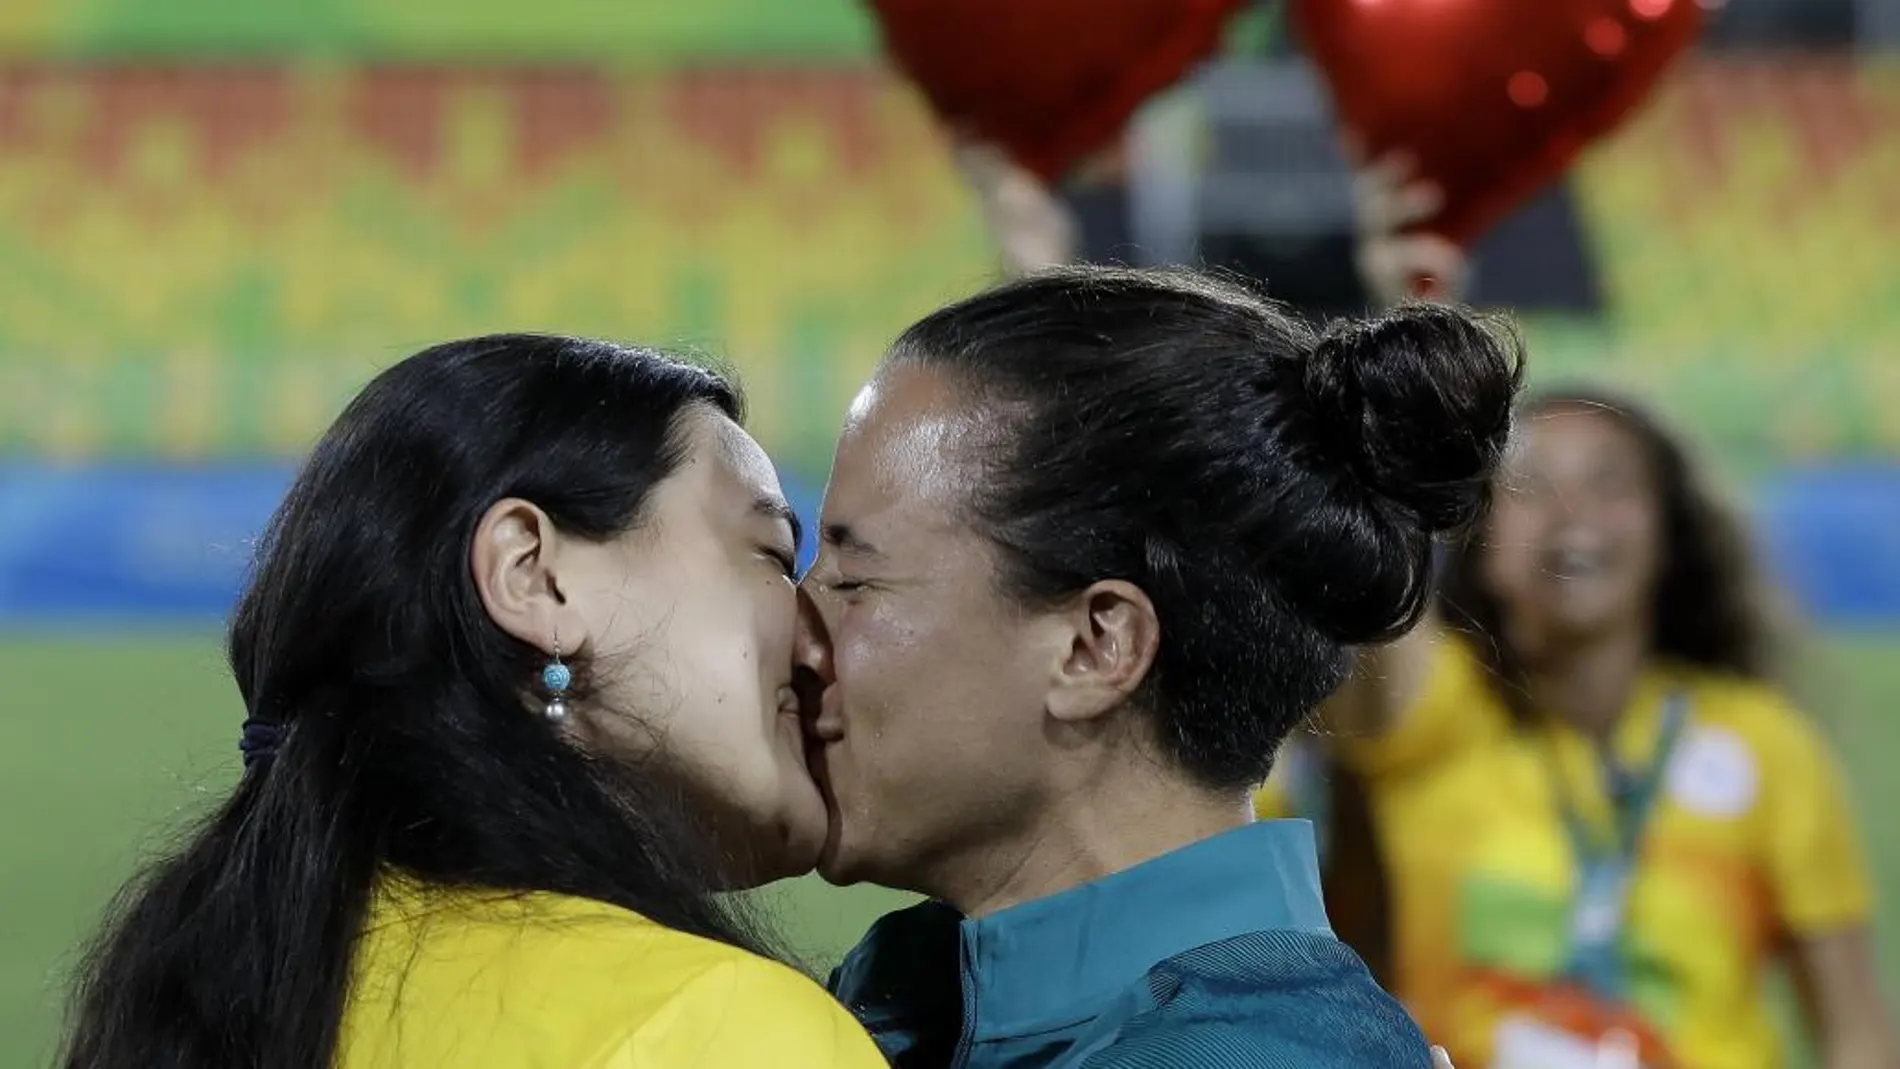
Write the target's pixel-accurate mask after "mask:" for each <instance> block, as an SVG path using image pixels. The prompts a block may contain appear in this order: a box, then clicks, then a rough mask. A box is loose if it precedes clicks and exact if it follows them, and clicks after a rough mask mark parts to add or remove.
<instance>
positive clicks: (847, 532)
mask: <svg viewBox="0 0 1900 1069" xmlns="http://www.w3.org/2000/svg"><path fill="white" fill-rule="evenodd" d="M823 535H824V540H825V544H826V545H828V546H836V547H837V548H838V550H839V552H842V553H850V554H853V555H855V556H859V557H871V558H875V559H880V560H881V559H882V558H883V556H884V551H883V550H881V549H879V548H877V547H876V546H874V545H872V544H871V543H870V542H868V541H866V540H865V539H864V536H862V535H860V534H858V533H857V532H856V531H854V530H852V529H851V525H850V524H848V523H828V524H825V529H824V532H823Z"/></svg>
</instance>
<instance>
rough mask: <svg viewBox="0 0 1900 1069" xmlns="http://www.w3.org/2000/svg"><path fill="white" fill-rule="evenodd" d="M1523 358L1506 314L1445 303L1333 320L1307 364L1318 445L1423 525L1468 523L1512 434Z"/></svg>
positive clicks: (1444, 526) (1308, 392) (1441, 527)
mask: <svg viewBox="0 0 1900 1069" xmlns="http://www.w3.org/2000/svg"><path fill="white" fill-rule="evenodd" d="M1523 358H1524V346H1523V342H1522V340H1521V339H1520V338H1519V336H1518V334H1517V332H1516V330H1514V329H1513V328H1512V327H1511V326H1510V324H1509V323H1508V322H1507V321H1503V320H1489V319H1485V318H1482V317H1479V316H1477V315H1474V314H1473V313H1471V312H1469V311H1465V310H1462V309H1458V308H1452V307H1447V306H1444V305H1431V304H1407V305H1401V306H1400V307H1398V308H1396V309H1393V310H1392V311H1390V312H1387V313H1385V314H1384V315H1380V316H1377V317H1375V318H1371V319H1366V320H1341V321H1338V322H1335V323H1334V324H1332V326H1330V327H1329V328H1328V329H1327V331H1326V333H1325V334H1324V335H1323V336H1322V337H1321V338H1320V341H1319V344H1318V345H1317V346H1316V347H1315V348H1314V349H1313V351H1312V353H1311V354H1309V355H1308V356H1307V358H1306V366H1305V376H1304V381H1305V387H1306V397H1307V403H1308V405H1309V406H1310V407H1311V409H1312V411H1313V414H1314V416H1315V418H1316V423H1317V431H1318V434H1319V436H1320V439H1321V441H1320V445H1321V447H1322V449H1323V450H1324V451H1325V453H1326V454H1327V455H1328V456H1330V457H1332V458H1333V459H1334V460H1336V461H1337V462H1338V463H1340V464H1343V465H1345V467H1346V468H1347V470H1348V471H1349V472H1350V474H1351V476H1352V477H1353V478H1355V479H1357V480H1359V481H1360V482H1362V483H1363V484H1364V485H1365V487H1366V489H1367V490H1368V491H1370V492H1371V493H1372V494H1374V495H1376V496H1377V497H1379V498H1381V499H1384V500H1386V501H1389V502H1392V503H1394V504H1396V505H1398V506H1400V507H1401V508H1404V509H1405V510H1407V511H1409V512H1410V513H1412V514H1413V515H1415V516H1417V517H1418V520H1419V524H1420V526H1422V527H1424V528H1425V529H1426V530H1428V531H1432V532H1440V531H1451V530H1457V529H1459V528H1462V527H1464V526H1466V525H1467V524H1469V523H1471V522H1472V521H1473V520H1475V519H1476V518H1477V517H1478V515H1479V513H1480V512H1481V511H1482V509H1483V507H1484V503H1485V500H1486V491H1487V488H1488V486H1489V485H1490V480H1491V475H1492V473H1493V471H1494V470H1495V469H1496V468H1497V465H1498V461H1499V460H1500V458H1502V456H1503V454H1504V448H1505V446H1506V444H1507V443H1508V441H1509V438H1510V430H1511V408H1512V404H1513V402H1514V400H1515V398H1516V396H1517V390H1518V387H1519V385H1520V383H1521V380H1522V378H1523Z"/></svg>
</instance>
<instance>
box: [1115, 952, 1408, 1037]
mask: <svg viewBox="0 0 1900 1069" xmlns="http://www.w3.org/2000/svg"><path fill="white" fill-rule="evenodd" d="M1128 1009H1129V1012H1127V1013H1126V1014H1125V1015H1123V1016H1122V1017H1121V1019H1119V1020H1116V1021H1114V1022H1113V1025H1112V1028H1113V1034H1112V1036H1109V1037H1105V1038H1106V1041H1105V1042H1102V1043H1101V1044H1100V1045H1099V1046H1098V1049H1096V1050H1095V1051H1094V1052H1092V1053H1091V1054H1090V1055H1089V1056H1088V1057H1087V1058H1086V1059H1085V1060H1084V1061H1083V1063H1082V1065H1083V1066H1084V1069H1116V1067H1124V1066H1126V1067H1135V1066H1142V1067H1150V1069H1169V1067H1174V1066H1180V1067H1183V1069H1186V1067H1188V1066H1194V1067H1197V1069H1198V1067H1209V1069H1225V1067H1230V1066H1232V1067H1239V1066H1250V1067H1251V1066H1260V1067H1266V1066H1301V1067H1303V1069H1314V1067H1330V1066H1338V1067H1340V1069H1345V1067H1347V1066H1354V1067H1361V1066H1381V1067H1383V1066H1391V1067H1394V1069H1397V1067H1407V1069H1424V1067H1426V1066H1429V1065H1430V1064H1431V1055H1430V1048H1429V1047H1428V1046H1427V1045H1426V1043H1425V1039H1424V1036H1423V1035H1422V1034H1421V1033H1420V1032H1419V1030H1418V1026H1417V1025H1416V1024H1414V1023H1413V1022H1412V1019H1411V1017H1410V1016H1408V1015H1407V1014H1406V1012H1405V1010H1404V1009H1403V1008H1402V1007H1400V1005H1399V1004H1398V1002H1397V1001H1396V1000H1395V999H1393V998H1392V997H1391V996H1390V995H1388V994H1387V993H1386V992H1385V991H1384V990H1382V989H1381V988H1380V987H1379V986H1378V984H1377V983H1375V982H1374V981H1373V979H1372V977H1371V975H1370V974H1369V973H1368V972H1367V971H1366V968H1365V965H1364V964H1363V963H1362V962H1360V960H1359V958H1358V956H1357V955H1356V954H1354V953H1353V952H1352V951H1351V950H1350V949H1349V948H1347V947H1346V946H1345V945H1344V944H1343V943H1341V942H1339V940H1337V939H1335V938H1334V937H1332V936H1331V935H1328V934H1325V933H1320V932H1302V931H1292V930H1276V931H1267V932H1255V933H1250V934H1248V935H1243V936H1237V937H1235V938H1232V939H1225V940H1221V941H1220V942H1217V943H1211V944H1208V945H1207V946H1204V947H1200V948H1197V949H1195V950H1192V951H1189V952H1187V953H1185V954H1181V955H1177V956H1176V957H1173V958H1170V959H1168V960H1167V961H1165V962H1163V963H1161V964H1160V965H1158V966H1156V967H1155V968H1154V969H1153V970H1151V971H1150V973H1149V975H1148V978H1147V981H1146V984H1145V989H1144V990H1142V991H1140V992H1139V995H1138V997H1137V998H1136V999H1134V1000H1133V1002H1132V1004H1131V1005H1130V1006H1129V1007H1128Z"/></svg>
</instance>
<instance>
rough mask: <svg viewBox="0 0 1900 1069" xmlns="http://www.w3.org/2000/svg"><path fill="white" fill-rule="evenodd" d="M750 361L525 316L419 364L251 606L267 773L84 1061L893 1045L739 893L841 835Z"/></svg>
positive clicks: (309, 1066)
mask: <svg viewBox="0 0 1900 1069" xmlns="http://www.w3.org/2000/svg"><path fill="white" fill-rule="evenodd" d="M739 418H740V408H739V401H738V398H737V396H736V395H735V394H734V392H733V390H732V388H731V387H730V386H728V385H727V384H726V383H725V382H724V381H722V380H721V379H719V378H718V377H717V376H715V375H713V374H711V373H709V372H706V371H703V370H700V369H698V368H694V367H690V366H687V365H685V364H682V363H679V362H676V361H674V360H672V359H669V358H667V357H665V356H663V355H660V354H657V353H654V352H650V351H645V350H638V349H628V348H622V347H619V346H615V345H610V344H607V343H604V342H592V341H585V340H580V339H572V338H559V337H531V336H499V337H489V338H479V339H474V340H470V341H464V342H456V343H451V344H447V345H442V346H438V347H436V348H433V349H430V350H427V351H425V352H423V353H420V354H418V355H416V356H414V357H411V358H410V359H408V360H405V361H403V362H402V363H400V364H398V365H397V366H395V367H394V368H392V369H390V370H389V371H387V372H385V373H384V374H383V375H381V376H380V377H379V378H377V379H376V381H374V382H373V383H371V384H370V385H369V386H368V387H367V388H366V389H365V390H364V391H363V392H362V394H361V395H359V396H358V397H357V398H356V400H355V401H354V402H352V403H351V405H350V406H349V408H348V409H347V410H346V411H345V412H344V413H343V415H342V417H341V418H340V419H338V421H337V423H336V424H335V426H333V427H332V428H331V429H330V431H329V433H328V434H327V435H325V437H324V438H323V440H322V442H320V443H319V444H318V446H317V448H316V450H315V452H314V454H313V455H312V456H311V457H310V460H309V462H308V463H307V464H306V465H305V467H304V469H303V471H302V472H301V474H300V475H299V476H298V478H297V481H296V483H295V485H294V486H293V487H292V488H291V491H290V494H289V496H288V498H287V499H286V500H285V502H284V504H283V505H282V507H281V508H280V509H279V511H278V513H277V515H276V517H275V518H274V519H273V521H272V523H271V526H270V529H269V531H268V533H267V534H266V536H265V537H264V539H263V542H262V544H261V546H260V548H259V551H258V559H257V563H256V569H255V574H254V576H253V578H252V580H251V583H250V585H249V588H248V589H247V590H246V591H245V593H244V595H243V598H242V600H241V601H240V603H239V605H238V609H237V614H236V618H235V619H234V621H233V622H232V626H231V634H230V657H231V666H232V670H233V673H234V675H235V676H236V679H237V685H238V690H239V692H240V693H241V694H242V695H243V697H244V704H245V708H246V709H247V710H248V712H249V715H250V719H249V720H248V721H247V722H246V724H245V729H244V749H245V755H246V760H245V763H246V766H247V768H246V771H245V773H244V777H243V779H242V780H241V781H240V782H239V784H238V786H237V789H236V790H235V792H234V793H233V794H232V795H231V796H230V797H229V798H227V799H226V800H225V801H224V802H223V803H222V804H221V805H219V806H218V808H217V809H216V810H215V811H214V812H213V813H212V814H211V815H210V817H209V819H208V820H207V821H206V822H205V824H204V825H203V826H202V827H201V828H200V829H199V830H198V831H197V833H196V834H195V835H193V836H192V837H191V838H190V839H189V840H188V841H187V842H186V844H185V845H184V847H183V849H182V850H181V851H180V852H179V853H178V854H177V855H175V856H174V857H172V858H170V859H169V860H166V861H165V862H163V863H162V864H160V865H158V866H157V867H156V868H155V869H153V871H152V872H151V873H150V874H149V875H148V876H147V877H146V878H145V879H143V880H142V881H140V882H139V883H137V884H135V885H134V886H133V887H132V888H131V889H129V890H128V892H127V894H126V896H125V898H124V900H123V902H122V904H121V906H120V908H119V910H118V913H117V915H116V917H115V918H114V919H113V921H112V923H111V925H110V926H109V927H108V929H107V930H106V932H105V933H104V934H103V936H102V937H101V938H100V941H99V943H98V945H97V948H96V950H95V951H94V954H93V956H92V958H91V961H90V962H89V964H88V966H87V968H86V969H85V970H84V972H83V975H82V976H81V980H80V986H79V998H78V1001H77V1005H76V1013H75V1016H74V1019H73V1021H72V1025H71V1029H70V1033H69V1036H68V1039H67V1044H66V1051H65V1055H64V1061H63V1064H64V1065H65V1066H66V1067H67V1069H258V1067H268V1069H396V1067H400V1066H428V1067H436V1066H457V1067H463V1069H481V1067H487V1066H493V1067H497V1069H500V1067H504V1066H505V1067H509V1069H513V1067H517V1066H528V1065H533V1066H539V1067H544V1069H584V1067H596V1066H599V1067H607V1066H651V1067H653V1069H672V1067H679V1069H686V1067H707V1069H740V1067H746V1069H750V1067H753V1066H759V1065H773V1066H779V1067H783V1069H816V1067H827V1069H830V1067H840V1069H873V1067H877V1066H882V1064H883V1062H882V1060H881V1059H880V1058H879V1056H878V1054H877V1051H876V1049H875V1048H874V1047H873V1046H872V1045H871V1042H870V1040H869V1038H868V1037H867V1036H866V1035H865V1034H864V1032H863V1031H862V1030H860V1029H859V1027H858V1026H857V1025H856V1024H855V1023H854V1022H853V1021H852V1020H851V1018H850V1017H849V1016H848V1015H847V1014H846V1013H845V1012H844V1010H843V1009H842V1008H841V1007H839V1006H838V1005H837V1004H836V1003H835V1002H833V1001H832V1000H831V999H830V998H828V997H827V996H826V995H825V993H824V992H823V991H822V990H820V989H819V988H818V987H817V985H815V984H813V983H812V982H810V981H809V980H807V979H805V978H804V977H802V976H799V975H797V974H795V973H794V972H792V971H791V970H789V969H787V968H785V967H783V966H780V965H777V964H774V963H772V962H770V961H768V960H766V959H765V958H764V957H762V956H760V953H759V951H760V950H761V949H762V945H761V940H760V938H759V937H758V936H757V935H755V934H753V933H751V932H750V931H749V930H748V928H747V926H746V925H745V924H744V923H743V919H742V918H740V917H738V916H735V915H734V914H733V913H732V912H730V911H729V910H728V909H726V908H723V907H722V906H721V905H719V904H718V903H717V901H716V900H715V898H714V897H713V892H714V891H716V890H719V889H722V888H726V887H732V886H737V885H741V884H749V883H753V882H758V881H762V880H765V879H770V878H774V877H777V876H781V875H789V874H792V873H798V872H803V871H806V870H808V869H809V868H810V867H811V866H812V864H813V862H814V861H815V859H816V857H817V855H818V851H819V849H820V846H821V845H822V843H823V841H824V837H825V827H826V817H825V810H824V805H823V802H822V800H821V798H820V796H819V794H818V791H817V788H816V786H815V785H814V784H813V783H812V781H811V778H810V776H809V774H808V772H807V770H806V767H805V756H804V754H805V751H804V741H803V736H802V731H801V727H800V724H799V719H798V708H797V704H796V698H795V697H793V696H792V695H791V692H790V689H789V687H788V684H789V682H790V677H791V672H792V662H791V658H792V643H793V636H794V627H795V620H796V614H797V610H796V601H795V592H794V589H793V586H792V582H791V569H792V560H793V554H794V552H795V550H796V546H797V532H796V529H795V526H794V524H793V522H792V520H791V511H790V509H789V508H787V506H786V504H785V502H784V499H783V497H782V495H781V494H780V491H779V486H778V479H777V476H776V474H775V473H774V472H773V469H772V466H771V464H770V462H769V461H768V460H767V459H766V457H765V454H764V453H763V452H762V451H761V450H760V449H759V447H758V445H757V444H756V443H755V442H753V440H752V439H751V438H750V437H748V436H747V435H746V433H745V432H744V431H743V430H741V429H740V427H739V424H738V420H739Z"/></svg>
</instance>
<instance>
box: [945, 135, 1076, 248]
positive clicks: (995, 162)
mask: <svg viewBox="0 0 1900 1069" xmlns="http://www.w3.org/2000/svg"><path fill="white" fill-rule="evenodd" d="M955 157H956V164H957V170H958V172H960V173H961V174H962V175H963V179H964V181H966V182H968V183H969V185H970V188H971V190H973V191H974V192H975V193H976V195H977V200H978V202H979V203H980V205H981V207H982V211H983V222H984V224H985V225H986V226H987V227H988V228H989V232H990V237H991V238H992V239H993V240H994V241H995V242H996V247H997V251H998V253H999V254H1000V255H1001V256H1002V260H1003V273H1004V274H1005V275H1006V276H1008V277H1010V278H1015V277H1018V276H1021V275H1026V274H1031V273H1034V272H1036V271H1040V270H1042V269H1044V268H1047V267H1056V266H1059V265H1061V264H1066V263H1068V262H1070V261H1071V260H1073V259H1074V258H1075V220H1074V219H1073V218H1072V217H1071V215H1070V213H1069V209H1068V206H1067V205H1065V204H1063V203H1062V200H1061V198H1059V197H1057V196H1056V195H1055V193H1054V191H1052V190H1050V188H1049V187H1048V186H1046V185H1044V184H1043V183H1042V180H1041V179H1040V178H1037V177H1036V176H1035V174H1033V173H1031V172H1030V171H1029V169H1028V168H1026V167H1023V166H1022V165H1021V164H1018V163H1017V162H1016V161H1015V160H1014V159H1012V158H1011V157H1010V155H1009V153H1007V152H1004V151H1003V150H1001V149H999V148H997V147H995V146H994V145H989V144H985V143H982V142H976V141H959V142H958V143H957V146H956V149H955Z"/></svg>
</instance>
